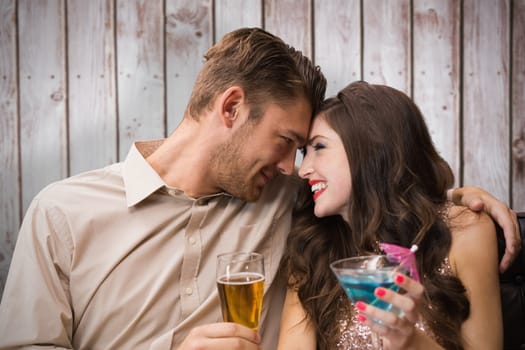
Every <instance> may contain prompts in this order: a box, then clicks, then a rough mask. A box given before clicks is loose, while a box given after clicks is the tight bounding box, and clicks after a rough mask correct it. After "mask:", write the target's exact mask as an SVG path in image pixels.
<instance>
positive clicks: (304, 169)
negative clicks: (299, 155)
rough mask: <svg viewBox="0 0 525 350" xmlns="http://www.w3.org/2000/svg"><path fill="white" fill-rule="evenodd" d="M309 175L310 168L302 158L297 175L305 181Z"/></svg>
mask: <svg viewBox="0 0 525 350" xmlns="http://www.w3.org/2000/svg"><path fill="white" fill-rule="evenodd" d="M311 173H312V167H311V166H310V165H309V164H308V162H307V159H306V158H304V159H303V161H302V163H301V166H300V167H299V171H298V174H299V176H300V177H302V178H303V179H305V178H306V177H308V175H310V174H311Z"/></svg>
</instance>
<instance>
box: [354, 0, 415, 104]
mask: <svg viewBox="0 0 525 350" xmlns="http://www.w3.org/2000/svg"><path fill="white" fill-rule="evenodd" d="M410 21H411V18H410V0H390V1H383V0H367V1H363V37H364V39H363V41H364V42H363V57H364V62H363V78H364V79H365V80H367V81H368V82H370V83H378V84H387V85H390V86H392V87H395V88H397V89H399V90H401V91H404V92H406V93H407V94H409V95H411V91H410V79H411V69H410V67H411V59H410V58H411V55H410V45H411V43H410Z"/></svg>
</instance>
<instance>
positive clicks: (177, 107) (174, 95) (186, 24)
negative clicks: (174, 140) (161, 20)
mask: <svg viewBox="0 0 525 350" xmlns="http://www.w3.org/2000/svg"><path fill="white" fill-rule="evenodd" d="M211 21H212V18H211V2H210V1H193V0H184V1H181V0H177V1H175V0H168V1H167V3H166V33H165V34H166V60H167V62H166V75H167V92H166V94H167V108H168V123H167V125H168V133H170V132H172V131H173V130H174V129H175V127H176V126H177V125H178V124H179V123H180V121H181V120H182V118H183V116H184V111H185V109H186V105H187V104H188V101H189V98H190V95H191V90H192V89H193V83H194V82H195V78H196V77H197V74H198V72H199V70H200V69H201V68H202V63H203V62H204V54H205V53H206V51H207V50H208V48H209V47H210V46H211V45H212V42H213V34H212V32H211V28H212V25H211Z"/></svg>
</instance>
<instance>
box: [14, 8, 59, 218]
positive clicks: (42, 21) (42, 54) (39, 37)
mask: <svg viewBox="0 0 525 350" xmlns="http://www.w3.org/2000/svg"><path fill="white" fill-rule="evenodd" d="M64 15H65V13H64V1H63V0H42V1H32V0H20V1H18V34H19V36H18V38H19V58H20V62H19V69H20V72H19V74H20V92H19V95H20V138H21V145H20V149H21V167H22V188H23V193H22V194H23V198H22V203H23V210H24V212H25V210H26V208H27V207H28V205H29V203H30V201H31V200H32V198H33V197H34V196H35V195H36V194H37V192H39V191H40V190H41V189H42V188H43V187H44V186H46V185H47V184H49V183H51V182H53V181H56V180H59V179H62V178H64V177H66V176H67V175H68V164H67V131H66V77H65V60H66V53H65V19H64Z"/></svg>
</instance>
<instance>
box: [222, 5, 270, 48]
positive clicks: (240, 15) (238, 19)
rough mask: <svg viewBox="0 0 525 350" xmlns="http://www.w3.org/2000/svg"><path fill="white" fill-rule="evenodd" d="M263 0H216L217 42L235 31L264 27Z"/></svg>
mask: <svg viewBox="0 0 525 350" xmlns="http://www.w3.org/2000/svg"><path fill="white" fill-rule="evenodd" d="M262 1H263V0H216V1H215V6H214V8H215V41H218V40H219V39H220V38H222V37H223V36H224V34H226V33H229V32H231V31H233V30H235V29H238V28H242V27H262Z"/></svg>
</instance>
